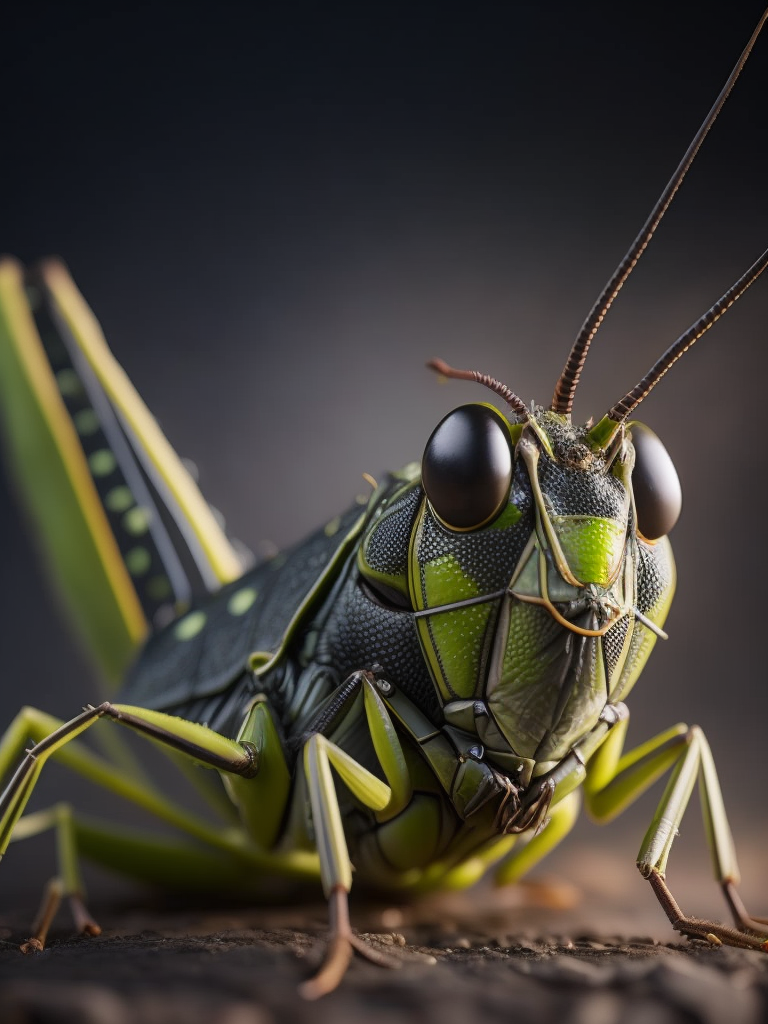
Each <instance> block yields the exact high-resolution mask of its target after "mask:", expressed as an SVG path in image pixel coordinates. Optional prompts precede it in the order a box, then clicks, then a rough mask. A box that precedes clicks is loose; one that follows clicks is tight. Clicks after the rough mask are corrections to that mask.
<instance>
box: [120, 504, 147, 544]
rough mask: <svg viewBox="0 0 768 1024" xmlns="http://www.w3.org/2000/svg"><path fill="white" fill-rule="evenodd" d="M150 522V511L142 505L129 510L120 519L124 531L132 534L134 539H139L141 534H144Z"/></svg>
mask: <svg viewBox="0 0 768 1024" xmlns="http://www.w3.org/2000/svg"><path fill="white" fill-rule="evenodd" d="M151 521H152V510H151V509H148V508H144V506H143V505H137V506H136V508H132V509H129V510H128V511H127V512H126V513H125V515H124V516H123V518H122V523H123V527H124V529H125V530H127V531H128V533H132V534H133V536H134V537H140V536H141V534H142V533H146V532H147V530H148V529H149V524H150V522H151Z"/></svg>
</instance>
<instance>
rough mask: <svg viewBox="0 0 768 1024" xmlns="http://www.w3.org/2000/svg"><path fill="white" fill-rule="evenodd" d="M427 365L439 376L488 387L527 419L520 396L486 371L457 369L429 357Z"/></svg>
mask: <svg viewBox="0 0 768 1024" xmlns="http://www.w3.org/2000/svg"><path fill="white" fill-rule="evenodd" d="M427 366H428V367H429V368H430V370H434V371H435V373H439V374H440V376H441V377H452V378H453V379H454V380H473V381H475V383H477V384H482V385H483V387H486V388H490V389H491V391H493V393H494V394H495V395H498V396H499V397H500V398H503V399H504V401H505V402H506V403H507V405H508V406H509V407H510V408H511V409H512V410H513V411H514V412H515V413H516V414H517V415H518V416H521V417H522V418H523V419H528V416H529V410H528V408H527V406H526V404H525V402H524V401H523V400H522V398H519V397H518V396H517V395H516V394H515V393H514V391H510V389H509V388H508V387H507V385H506V384H502V383H501V381H500V380H496V378H495V377H489V376H488V374H487V373H480V371H479V370H457V369H455V368H454V367H453V366H449V365H448V363H446V362H445V360H443V359H430V360H429V362H428V363H427Z"/></svg>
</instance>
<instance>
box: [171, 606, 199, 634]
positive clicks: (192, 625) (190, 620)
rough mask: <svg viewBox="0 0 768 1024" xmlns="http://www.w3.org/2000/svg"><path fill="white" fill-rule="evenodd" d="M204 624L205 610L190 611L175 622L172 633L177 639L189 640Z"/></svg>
mask: <svg viewBox="0 0 768 1024" xmlns="http://www.w3.org/2000/svg"><path fill="white" fill-rule="evenodd" d="M204 625H205V612H190V613H189V615H185V616H184V618H183V619H179V621H178V622H177V623H176V625H175V627H174V630H173V635H174V636H175V637H176V639H177V640H191V639H192V637H194V636H197V634H198V633H199V632H200V631H201V629H202V628H203V626H204Z"/></svg>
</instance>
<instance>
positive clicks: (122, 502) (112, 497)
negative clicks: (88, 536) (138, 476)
mask: <svg viewBox="0 0 768 1024" xmlns="http://www.w3.org/2000/svg"><path fill="white" fill-rule="evenodd" d="M104 504H105V505H106V506H107V508H108V509H109V511H110V512H125V510H126V509H129V508H130V507H131V505H132V504H133V495H132V494H131V489H130V487H125V486H121V487H113V488H112V490H111V491H109V493H108V494H107V496H106V497H105V498H104Z"/></svg>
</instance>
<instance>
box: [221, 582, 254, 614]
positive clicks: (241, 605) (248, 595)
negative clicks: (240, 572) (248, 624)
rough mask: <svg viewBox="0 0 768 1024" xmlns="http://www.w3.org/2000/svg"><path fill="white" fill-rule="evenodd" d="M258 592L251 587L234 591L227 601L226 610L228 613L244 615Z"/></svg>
mask: <svg viewBox="0 0 768 1024" xmlns="http://www.w3.org/2000/svg"><path fill="white" fill-rule="evenodd" d="M257 596H258V594H257V592H256V591H255V590H254V589H253V587H243V589H242V590H238V591H236V592H235V593H234V594H233V595H232V597H230V599H229V601H227V611H228V612H229V614H230V615H244V614H245V613H246V612H247V611H248V609H249V608H250V607H251V605H252V604H253V602H254V601H255V600H256V598H257Z"/></svg>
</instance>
